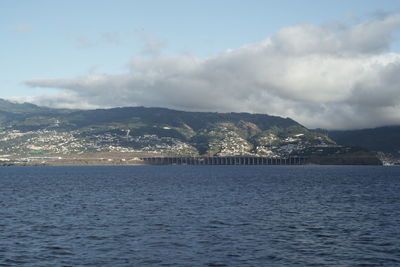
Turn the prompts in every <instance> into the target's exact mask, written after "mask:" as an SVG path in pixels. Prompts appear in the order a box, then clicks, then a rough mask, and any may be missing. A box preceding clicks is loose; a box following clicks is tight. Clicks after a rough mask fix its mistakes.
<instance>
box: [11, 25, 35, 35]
mask: <svg viewBox="0 0 400 267" xmlns="http://www.w3.org/2000/svg"><path fill="white" fill-rule="evenodd" d="M14 31H15V32H19V33H26V32H30V31H32V26H31V25H29V24H20V25H17V26H16V27H15V28H14Z"/></svg>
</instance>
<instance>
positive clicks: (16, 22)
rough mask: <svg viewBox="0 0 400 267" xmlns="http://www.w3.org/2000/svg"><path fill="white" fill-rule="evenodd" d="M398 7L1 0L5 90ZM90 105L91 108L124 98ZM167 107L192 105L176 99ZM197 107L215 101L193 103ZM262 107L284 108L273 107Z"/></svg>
mask: <svg viewBox="0 0 400 267" xmlns="http://www.w3.org/2000/svg"><path fill="white" fill-rule="evenodd" d="M399 8H400V4H399V1H397V0H394V1H388V0H386V1H385V0H380V1H377V0H359V1H357V0H347V1H344V0H337V1H330V0H302V1H300V0H298V1H296V0H291V1H289V0H279V1H267V0H264V1H256V0H248V1H235V0H229V1H223V0H213V1H205V0H203V1H190V0H189V1H184V0H180V1H177V0H175V1H173V0H170V1H162V0H158V1H152V0H147V1H122V0H114V1H101V0H97V1H91V0H85V1H82V0H79V1H74V0H68V1H42V0H31V1H23V0H21V1H13V0H3V1H0V47H1V49H0V51H1V52H0V58H1V63H0V72H1V76H0V82H1V87H0V97H1V98H15V97H17V98H18V97H19V98H20V99H28V100H29V99H30V97H31V99H32V100H33V101H36V102H37V103H42V102H41V101H40V99H39V97H40V96H46V95H54V94H62V93H63V92H67V91H65V90H69V89H70V88H69V87H68V86H58V85H49V83H46V82H44V83H42V84H39V83H31V82H29V81H32V80H34V81H37V79H74V78H77V77H92V76H91V75H96V74H104V75H108V76H110V75H121V74H125V73H127V72H132V61H134V62H136V61H137V60H145V61H146V60H147V61H146V64H147V65H149V64H150V65H151V64H156V63H155V61H152V59H154V58H162V57H164V58H167V57H174V56H180V55H191V56H193V57H194V58H195V60H203V59H207V58H213V57H219V55H221V54H223V53H225V52H224V51H227V50H228V49H233V50H235V49H238V48H240V47H242V46H246V45H250V44H257V43H260V42H263V41H264V40H267V39H268V38H269V37H271V36H274V35H276V33H279V32H280V31H282V29H285V28H287V27H292V26H296V25H304V24H307V25H308V24H309V25H315V26H317V27H325V26H326V25H328V27H329V25H336V24H340V25H341V26H340V27H344V25H355V24H358V23H362V22H365V21H368V20H371V18H373V19H376V18H379V17H380V16H388V14H389V15H390V14H396V13H398V12H399V10H400V9H399ZM390 36H391V38H392V40H391V41H390V43H389V46H388V47H389V48H388V49H387V51H386V52H387V53H390V52H393V53H397V52H399V51H400V46H399V41H398V40H397V36H398V32H397V31H395V30H392V31H391V33H390ZM135 60H136V61H135ZM157 62H158V61H157ZM135 64H138V63H135ZM157 64H159V62H158V63H157ZM157 66H158V67H157V68H160V66H159V65H157ZM146 71H148V70H146ZM108 76H107V77H108ZM207 81H208V80H207ZM32 84H34V85H32ZM70 87H71V86H70ZM128 89H129V88H128ZM128 89H124V91H126V90H128ZM99 94H101V92H100V90H99ZM83 95H84V94H82V95H81V97H83ZM35 97H36V98H35ZM58 99H60V98H58ZM71 101H72V100H71ZM205 101H207V100H205ZM52 103H53V104H54V102H52ZM91 104H92V106H93V107H97V106H116V105H126V103H122V102H121V103H120V104H119V103H118V102H116V103H115V104H114V103H110V105H104V103H102V102H98V103H91ZM133 104H138V105H141V104H144V105H155V104H161V105H163V103H162V102H160V101H158V102H157V101H154V102H151V103H150V102H146V101H144V102H143V103H142V102H140V101H138V102H135V101H133V102H132V105H133ZM49 105H50V104H49ZM55 106H56V105H55ZM71 106H73V105H71ZM76 106H79V104H77V105H76ZM89 106H90V105H89ZM164 106H167V107H172V108H184V109H190V106H189V107H186V108H185V106H179V105H174V104H171V103H166V104H165V105H164ZM193 109H197V110H199V109H200V110H202V109H205V110H206V109H213V107H204V108H203V107H200V106H198V107H197V106H196V105H194V107H193ZM228 109H229V108H224V109H221V111H225V110H228ZM231 109H232V108H231ZM239 109H240V110H238V111H243V110H244V111H250V112H264V111H263V110H260V109H256V110H249V109H248V108H239ZM232 111H236V110H232ZM265 112H269V113H276V114H277V115H281V114H279V112H274V111H273V110H265ZM282 115H285V114H282ZM289 115H290V114H289ZM317 124H318V123H317Z"/></svg>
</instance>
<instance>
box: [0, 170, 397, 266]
mask: <svg viewBox="0 0 400 267" xmlns="http://www.w3.org/2000/svg"><path fill="white" fill-rule="evenodd" d="M399 177H400V168H385V167H344V166H342V167H322V166H315V167H310V166H297V167H295V166H157V167H154V166H153V167H146V166H142V167H54V168H53V167H44V168H42V167H33V168H32V167H6V168H4V167H3V168H0V207H1V208H0V218H1V221H0V240H1V242H0V265H1V266H16V265H18V266H313V265H314V266H377V265H384V266H394V265H398V264H400V241H399V240H400V228H399V227H398V226H399V222H400V209H399V208H400V196H399V194H398V192H399V189H400V180H399Z"/></svg>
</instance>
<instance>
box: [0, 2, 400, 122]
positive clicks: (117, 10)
mask: <svg viewBox="0 0 400 267" xmlns="http://www.w3.org/2000/svg"><path fill="white" fill-rule="evenodd" d="M399 30H400V2H399V1H398V0H393V1H392V0H379V1H378V0H346V1H344V0H336V1H331V0H290V1H289V0H279V1H278V0H277V1H272V0H270V1H268V0H260V1H257V0H246V1H239V0H229V1H226V0H211V1H208V0H202V1H193V0H158V1H155V0H146V1H144V0H143V1H134V0H131V1H122V0H112V1H111V0H108V1H105V0H104V1H102V0H85V1H82V0H68V1H60V0H51V1H50V0H47V1H43V0H30V1H28V0H25V1H24V0H19V1H15V0H0V73H1V75H0V98H4V99H9V100H12V101H17V102H24V101H27V102H32V103H35V104H38V105H43V106H50V107H60V108H83V109H90V108H110V107H120V106H147V107H167V108H172V109H179V110H188V111H213V112H214V111H215V112H251V113H264V114H270V115H277V116H282V117H290V118H292V119H295V120H297V121H298V122H300V123H302V124H303V125H305V126H306V127H310V128H317V127H318V128H327V129H357V128H371V127H377V126H384V125H399V124H400V75H399V74H400V31H399Z"/></svg>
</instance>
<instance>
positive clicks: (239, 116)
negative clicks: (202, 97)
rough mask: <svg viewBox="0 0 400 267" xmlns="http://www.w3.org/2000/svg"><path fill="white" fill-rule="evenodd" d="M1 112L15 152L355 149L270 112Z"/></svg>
mask: <svg viewBox="0 0 400 267" xmlns="http://www.w3.org/2000/svg"><path fill="white" fill-rule="evenodd" d="M1 103H3V104H2V105H1ZM0 118H1V120H0V130H1V132H0V139H1V140H2V142H1V143H0V155H1V154H5V155H12V156H14V157H15V158H16V157H20V158H21V157H32V156H33V155H41V156H43V155H58V156H60V155H62V156H71V155H80V154H85V153H131V154H132V155H133V154H137V155H143V154H150V155H164V156H171V155H172V156H204V155H206V156H238V155H246V156H257V157H260V156H262V157H289V156H313V155H314V156H315V155H317V156H318V157H322V156H324V155H328V154H335V155H342V154H346V153H347V154H349V153H353V152H354V151H353V150H351V149H349V148H347V147H343V146H339V145H337V144H336V143H335V142H334V141H333V140H332V139H330V138H329V137H327V136H326V135H324V134H321V133H318V132H314V131H311V130H309V129H307V128H306V127H304V126H303V125H301V124H300V123H298V122H296V121H294V120H293V119H291V118H282V117H278V116H271V115H267V114H250V113H245V112H240V113H236V112H231V113H219V112H187V111H178V110H172V109H168V108H148V107H119V108H111V109H94V110H65V109H64V110H61V109H60V110H58V109H51V108H42V107H39V106H36V105H30V104H28V103H25V104H13V103H10V102H9V103H7V101H6V103H4V101H1V102H0ZM362 153H364V154H368V153H367V152H366V151H364V152H362ZM349 163H351V161H349Z"/></svg>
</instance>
